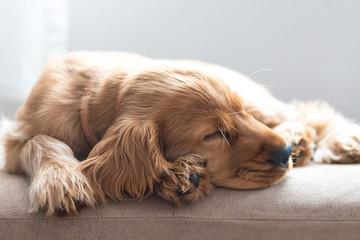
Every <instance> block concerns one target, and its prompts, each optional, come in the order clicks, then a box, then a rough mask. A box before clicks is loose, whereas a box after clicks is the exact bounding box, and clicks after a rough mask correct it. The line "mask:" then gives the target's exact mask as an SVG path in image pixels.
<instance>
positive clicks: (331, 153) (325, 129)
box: [296, 102, 360, 163]
mask: <svg viewBox="0 0 360 240" xmlns="http://www.w3.org/2000/svg"><path fill="white" fill-rule="evenodd" d="M296 106H297V108H298V110H299V120H300V121H301V122H303V123H304V124H305V125H306V127H307V128H312V129H313V130H314V134H315V136H314V142H315V144H316V149H315V153H314V156H313V159H314V161H315V162H318V163H359V162H360V126H359V125H358V124H355V123H353V122H351V121H350V120H347V119H345V118H344V117H343V116H342V115H341V114H339V113H338V112H336V111H335V110H334V109H333V108H332V107H330V106H329V105H328V104H326V103H324V102H309V103H296Z"/></svg>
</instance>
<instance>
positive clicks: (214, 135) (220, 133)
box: [204, 130, 230, 141]
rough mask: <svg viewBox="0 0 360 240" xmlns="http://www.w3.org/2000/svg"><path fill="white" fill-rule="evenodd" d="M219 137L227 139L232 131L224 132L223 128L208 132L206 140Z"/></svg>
mask: <svg viewBox="0 0 360 240" xmlns="http://www.w3.org/2000/svg"><path fill="white" fill-rule="evenodd" d="M218 138H225V139H229V138H230V133H227V132H223V131H221V130H217V131H215V132H213V133H210V134H207V135H205V137H204V141H211V140H215V139H218Z"/></svg>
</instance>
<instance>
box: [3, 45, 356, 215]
mask: <svg viewBox="0 0 360 240" xmlns="http://www.w3.org/2000/svg"><path fill="white" fill-rule="evenodd" d="M103 69H109V70H108V71H107V72H106V73H105V74H103V75H102V76H101V78H100V79H99V81H98V83H97V84H96V85H95V87H94V89H93V94H92V96H91V99H90V102H89V119H88V120H89V124H90V125H91V129H92V130H93V133H94V134H95V136H96V137H97V138H98V139H101V140H100V142H99V143H98V144H96V145H95V147H94V148H93V149H91V148H90V147H89V146H88V144H87V142H86V139H85V137H84V133H83V131H82V128H81V123H80V101H81V96H82V94H83V91H84V88H85V86H86V84H87V82H88V81H89V79H90V78H91V77H92V76H93V75H94V74H95V73H96V72H98V71H101V70H103ZM225 82H226V83H225ZM229 86H230V87H229ZM339 124H341V126H343V128H346V129H347V128H349V127H351V128H352V129H355V130H354V131H353V132H349V131H348V132H346V133H344V131H340V130H336V129H337V127H338V125H339ZM334 126H335V127H334ZM334 131H335V132H334ZM359 133H360V130H359V127H358V126H357V125H355V124H352V123H350V122H349V121H348V120H345V119H344V118H343V117H342V116H340V115H339V114H338V113H336V112H334V111H333V110H332V109H331V108H330V107H328V106H327V105H326V104H319V103H294V104H292V105H288V104H284V103H281V102H279V101H278V100H276V99H275V98H273V97H272V95H271V94H270V92H269V91H268V90H267V89H265V88H263V87H262V86H260V85H258V84H256V83H254V82H253V81H251V80H250V79H248V78H246V77H244V76H242V75H240V74H239V73H236V72H233V71H231V70H229V69H226V68H222V67H220V66H216V65H211V64H207V63H202V62H197V61H185V60H181V61H180V60H178V61H168V60H152V59H149V58H145V57H142V56H139V55H135V54H127V53H103V52H92V53H91V52H82V53H70V54H67V55H64V56H61V57H57V58H54V59H52V60H50V61H49V62H48V63H47V65H46V66H45V68H44V71H43V73H42V75H41V77H40V79H39V81H38V82H37V83H36V85H35V86H34V88H33V90H32V92H31V94H30V96H29V98H28V99H27V101H26V102H25V103H24V104H23V105H22V107H21V108H20V110H19V112H18V114H17V117H16V121H15V122H14V123H13V125H12V127H11V128H8V129H7V133H6V134H5V136H4V146H5V153H6V164H5V169H6V170H7V171H9V172H14V173H25V174H27V175H28V176H29V177H30V178H31V186H30V200H31V210H32V211H34V212H36V211H38V210H39V209H47V213H48V214H49V215H52V214H54V213H56V212H57V211H59V210H60V211H65V212H67V213H75V212H76V207H77V204H79V203H80V204H85V205H88V206H93V205H94V204H95V203H103V202H104V201H106V199H107V198H111V199H114V200H120V201H123V200H126V199H143V198H145V197H146V196H148V195H149V194H152V193H154V192H155V193H157V194H159V195H160V196H162V197H164V198H165V199H168V200H172V201H174V202H175V203H176V204H178V205H181V204H183V203H186V202H192V201H195V200H197V199H199V198H200V197H202V196H203V195H205V194H208V193H209V192H210V190H211V189H212V186H213V185H215V186H221V187H230V188H236V189H254V188H263V187H267V186H271V185H272V184H275V183H277V182H279V181H280V180H281V179H283V177H284V176H285V175H286V173H287V172H288V171H289V170H290V169H291V167H292V161H290V162H289V163H288V165H287V168H284V167H281V166H278V165H276V164H274V163H273V162H271V161H269V159H270V158H271V156H272V155H273V154H274V153H275V152H276V151H279V149H281V148H283V147H284V145H285V144H286V142H288V143H291V144H292V146H293V158H294V160H296V164H297V165H304V164H306V163H307V162H309V161H310V158H311V157H312V156H314V157H315V161H318V162H321V161H326V162H358V161H359V159H360V157H359V156H360V155H359V149H358V147H359V138H357V136H359V135H360V134H359ZM337 134H343V135H344V137H343V139H345V140H342V139H338V138H336V136H337ZM315 146H319V147H318V148H317V149H315ZM314 150H317V151H319V152H315V153H314ZM78 160H81V161H80V162H79V161H78ZM192 174H197V175H198V176H199V178H200V182H199V186H198V187H197V186H194V184H193V183H192V182H191V181H189V179H190V178H191V176H192Z"/></svg>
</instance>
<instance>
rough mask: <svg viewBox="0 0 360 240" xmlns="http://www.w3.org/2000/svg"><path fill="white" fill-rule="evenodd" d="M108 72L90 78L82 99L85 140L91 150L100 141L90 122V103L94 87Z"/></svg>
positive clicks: (82, 125) (82, 123)
mask: <svg viewBox="0 0 360 240" xmlns="http://www.w3.org/2000/svg"><path fill="white" fill-rule="evenodd" d="M107 71H108V70H100V71H98V72H96V73H95V74H94V75H93V76H92V77H91V78H90V80H89V82H88V83H87V84H86V87H85V89H84V93H83V96H82V98H81V106H80V118H81V127H82V130H83V134H84V136H85V139H86V141H87V143H88V145H89V147H90V148H93V147H94V146H95V145H96V144H97V143H98V142H99V140H98V138H97V137H96V136H95V134H94V132H93V130H92V129H91V125H90V122H89V101H90V97H91V94H92V92H93V88H94V86H95V85H96V83H97V82H98V81H99V79H100V78H101V77H102V76H103V75H104V73H106V72H107Z"/></svg>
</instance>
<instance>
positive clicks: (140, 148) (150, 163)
mask: <svg viewBox="0 0 360 240" xmlns="http://www.w3.org/2000/svg"><path fill="white" fill-rule="evenodd" d="M78 169H79V170H80V171H81V172H82V173H83V174H84V175H85V176H86V177H87V178H88V180H89V183H90V185H91V186H92V188H93V191H94V193H95V198H96V200H97V202H104V201H105V196H108V197H110V198H112V199H116V200H120V201H122V200H125V199H126V198H129V197H130V198H132V199H142V198H144V197H146V196H148V195H150V194H152V193H153V183H154V182H155V181H157V180H158V177H159V176H160V175H161V174H162V173H163V172H164V171H167V169H168V167H167V161H166V160H165V159H164V158H163V155H162V153H161V152H160V146H159V140H158V130H157V127H156V125H155V123H152V122H144V123H140V122H137V121H132V120H119V121H117V122H116V123H115V124H114V125H113V126H111V127H110V128H109V129H108V130H107V132H106V134H105V136H104V137H103V139H102V140H101V141H100V142H99V143H98V144H97V145H96V146H95V147H94V148H93V149H92V151H91V152H90V154H89V156H88V158H87V159H86V160H85V161H83V162H81V163H80V164H79V167H78Z"/></svg>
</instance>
